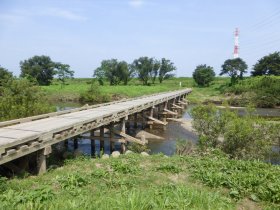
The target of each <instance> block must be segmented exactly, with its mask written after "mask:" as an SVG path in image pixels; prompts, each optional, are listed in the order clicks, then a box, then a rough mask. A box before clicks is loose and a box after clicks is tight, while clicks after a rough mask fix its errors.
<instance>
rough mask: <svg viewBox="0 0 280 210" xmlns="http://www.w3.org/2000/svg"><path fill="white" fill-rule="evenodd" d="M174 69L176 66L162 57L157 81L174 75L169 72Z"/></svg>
mask: <svg viewBox="0 0 280 210" xmlns="http://www.w3.org/2000/svg"><path fill="white" fill-rule="evenodd" d="M175 70H176V67H175V66H174V64H173V63H172V62H171V61H170V60H167V59H165V58H162V59H161V65H160V69H159V75H158V79H159V82H160V83H162V81H163V80H165V79H168V78H170V77H172V76H174V74H169V72H172V71H175Z"/></svg>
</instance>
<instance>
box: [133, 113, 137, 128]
mask: <svg viewBox="0 0 280 210" xmlns="http://www.w3.org/2000/svg"><path fill="white" fill-rule="evenodd" d="M133 126H134V128H137V113H134V125H133Z"/></svg>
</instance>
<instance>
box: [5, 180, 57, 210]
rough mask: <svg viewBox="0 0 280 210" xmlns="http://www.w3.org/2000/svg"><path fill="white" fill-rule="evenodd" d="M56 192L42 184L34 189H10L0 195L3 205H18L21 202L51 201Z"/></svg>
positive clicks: (28, 203)
mask: <svg viewBox="0 0 280 210" xmlns="http://www.w3.org/2000/svg"><path fill="white" fill-rule="evenodd" d="M54 196H55V194H54V192H53V190H52V189H51V188H50V187H49V186H45V185H42V186H41V187H39V188H35V189H32V190H19V191H16V190H13V189H8V190H7V191H5V192H4V193H3V194H1V195H0V202H1V204H2V205H1V206H12V207H16V206H18V205H21V204H27V205H30V204H31V203H44V202H50V201H51V200H52V199H53V198H54Z"/></svg>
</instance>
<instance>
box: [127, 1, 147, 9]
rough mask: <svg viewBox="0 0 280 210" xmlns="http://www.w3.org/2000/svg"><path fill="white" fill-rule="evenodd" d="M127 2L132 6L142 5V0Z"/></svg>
mask: <svg viewBox="0 0 280 210" xmlns="http://www.w3.org/2000/svg"><path fill="white" fill-rule="evenodd" d="M128 4H129V5H130V6H132V7H134V8H139V7H142V6H143V4H144V1H143V0H131V1H129V2H128Z"/></svg>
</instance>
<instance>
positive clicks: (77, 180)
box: [55, 173, 89, 191]
mask: <svg viewBox="0 0 280 210" xmlns="http://www.w3.org/2000/svg"><path fill="white" fill-rule="evenodd" d="M55 181H56V182H58V183H59V185H60V187H61V188H62V189H65V190H69V191H74V190H76V189H77V188H79V187H83V186H85V185H87V184H88V183H89V180H88V179H87V178H86V177H84V176H82V175H80V174H78V173H72V174H67V175H64V176H58V177H56V178H55Z"/></svg>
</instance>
